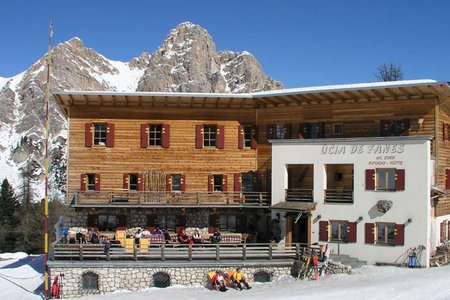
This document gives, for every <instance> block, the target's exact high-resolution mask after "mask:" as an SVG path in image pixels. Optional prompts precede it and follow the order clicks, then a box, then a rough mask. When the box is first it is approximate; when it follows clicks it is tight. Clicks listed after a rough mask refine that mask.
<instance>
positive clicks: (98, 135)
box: [94, 123, 106, 146]
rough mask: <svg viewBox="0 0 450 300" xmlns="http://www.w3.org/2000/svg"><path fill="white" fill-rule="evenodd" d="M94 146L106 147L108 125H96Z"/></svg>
mask: <svg viewBox="0 0 450 300" xmlns="http://www.w3.org/2000/svg"><path fill="white" fill-rule="evenodd" d="M94 145H96V146H106V123H94Z"/></svg>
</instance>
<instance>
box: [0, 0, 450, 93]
mask: <svg viewBox="0 0 450 300" xmlns="http://www.w3.org/2000/svg"><path fill="white" fill-rule="evenodd" d="M0 4H1V6H0V8H1V9H0V76H1V77H11V76H14V75H16V74H18V73H20V72H22V71H24V70H26V69H27V68H28V67H29V66H30V65H31V64H33V63H34V62H35V61H36V60H38V59H39V58H40V57H41V56H42V55H43V54H44V53H45V52H46V49H47V34H48V24H49V21H50V19H51V20H53V23H54V36H53V45H56V44H57V43H60V42H64V41H66V40H68V39H70V38H71V37H74V36H78V37H80V38H81V39H82V40H83V42H84V44H85V46H86V47H89V48H93V49H95V50H96V51H98V52H99V53H101V54H103V55H104V56H106V57H107V58H109V59H113V60H121V61H129V60H130V59H131V58H133V57H136V56H138V55H140V54H141V53H142V52H144V51H146V52H149V53H152V52H153V51H155V50H156V48H157V47H158V46H159V45H160V44H161V43H162V42H163V41H164V39H165V37H166V35H167V34H168V32H169V31H170V29H172V28H174V27H175V26H176V25H178V24H179V23H181V22H184V21H191V22H193V23H195V24H198V25H200V26H202V27H203V28H205V29H206V30H207V31H208V32H209V33H210V35H211V36H212V38H213V41H214V42H215V44H216V48H217V49H218V50H232V51H243V50H247V51H249V52H251V53H252V54H253V55H255V56H256V58H257V59H258V61H259V62H260V63H261V65H262V67H263V69H264V70H265V72H266V73H267V74H268V75H270V76H272V77H273V78H275V79H277V80H280V81H282V82H283V83H284V85H285V87H287V88H292V87H304V86H316V85H329V84H341V83H355V82H370V81H376V78H375V77H374V72H375V71H376V68H377V66H379V65H380V64H383V63H389V62H393V63H395V64H398V65H401V66H402V69H403V72H404V75H405V76H404V79H428V78H430V79H436V80H439V81H450V59H449V55H450V40H449V39H450V16H449V13H450V1H448V0H427V1H419V0H399V1H396V0H378V1H373V0H359V1H358V0H346V1H342V0H329V1H325V0H303V1H288V0H284V1H283V0H280V1H268V0H247V1H238V0H229V1H219V0H208V1H207V0H203V1H187V0H184V1H182V0H180V1H178V0H174V1H163V0H148V1H143V0H135V1H119V0H117V1H114V0H109V1H103V0H96V1H92V0H78V1H60V0H59V1H55V0H48V1H40V0H33V1H27V0H14V1H9V0H0Z"/></svg>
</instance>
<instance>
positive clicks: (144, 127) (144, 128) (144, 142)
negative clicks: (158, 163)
mask: <svg viewBox="0 0 450 300" xmlns="http://www.w3.org/2000/svg"><path fill="white" fill-rule="evenodd" d="M147 147H148V124H141V148H147Z"/></svg>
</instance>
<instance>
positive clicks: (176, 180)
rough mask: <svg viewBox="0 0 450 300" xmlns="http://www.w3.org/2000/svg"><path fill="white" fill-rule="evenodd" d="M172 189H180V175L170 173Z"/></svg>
mask: <svg viewBox="0 0 450 300" xmlns="http://www.w3.org/2000/svg"><path fill="white" fill-rule="evenodd" d="M172 191H181V175H180V174H173V175H172Z"/></svg>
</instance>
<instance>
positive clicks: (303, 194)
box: [285, 189, 313, 202]
mask: <svg viewBox="0 0 450 300" xmlns="http://www.w3.org/2000/svg"><path fill="white" fill-rule="evenodd" d="M285 194H286V201H300V202H313V190H312V189H286V191H285Z"/></svg>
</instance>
